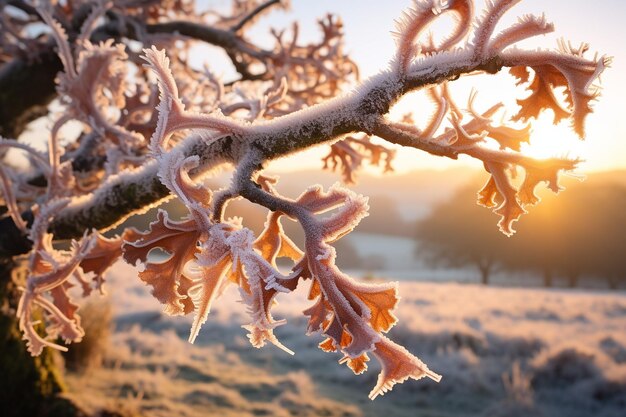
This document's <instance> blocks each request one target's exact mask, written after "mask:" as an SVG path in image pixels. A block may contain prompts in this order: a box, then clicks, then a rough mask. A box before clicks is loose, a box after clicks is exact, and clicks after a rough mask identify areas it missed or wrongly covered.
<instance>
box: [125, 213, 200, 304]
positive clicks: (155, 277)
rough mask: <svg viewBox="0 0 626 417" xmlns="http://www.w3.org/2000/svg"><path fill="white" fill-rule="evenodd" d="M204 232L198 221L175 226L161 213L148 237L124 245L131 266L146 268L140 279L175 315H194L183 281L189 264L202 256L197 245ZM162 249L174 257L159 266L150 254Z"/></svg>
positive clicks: (175, 223) (189, 221) (152, 224)
mask: <svg viewBox="0 0 626 417" xmlns="http://www.w3.org/2000/svg"><path fill="white" fill-rule="evenodd" d="M200 234H201V232H200V231H199V230H198V229H197V226H196V223H195V221H194V220H184V221H181V222H174V221H171V220H170V219H169V218H168V215H167V212H165V211H163V210H159V212H158V214H157V220H156V221H154V222H152V223H151V224H150V230H149V231H148V232H147V233H141V234H140V238H139V239H137V240H135V241H132V242H131V241H127V242H125V243H124V244H123V245H122V251H123V253H124V259H125V260H126V262H128V263H130V264H131V265H135V264H136V263H137V261H141V262H142V263H144V264H145V269H144V270H143V271H141V272H140V273H139V278H140V279H141V280H142V281H144V282H145V283H146V284H148V285H150V286H151V287H152V294H153V295H154V296H155V297H156V299H157V300H159V301H160V302H161V303H162V304H164V311H165V312H166V313H167V314H171V315H180V314H188V313H190V312H192V311H193V309H194V306H193V303H192V302H191V301H190V300H189V298H187V295H186V294H184V293H182V292H181V288H180V285H181V279H186V278H184V276H183V269H184V268H185V264H186V263H187V262H189V261H190V260H192V259H195V255H196V253H197V252H198V250H199V249H198V247H197V242H198V239H199V237H200ZM155 248H160V249H163V250H165V251H167V252H168V253H169V254H170V255H171V256H170V257H169V258H168V259H167V260H165V261H161V262H159V261H158V260H155V261H150V260H149V259H148V254H149V253H150V251H151V250H152V249H155Z"/></svg>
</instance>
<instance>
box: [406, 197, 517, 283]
mask: <svg viewBox="0 0 626 417" xmlns="http://www.w3.org/2000/svg"><path fill="white" fill-rule="evenodd" d="M475 195H476V191H475V190H473V189H471V188H464V189H462V190H460V191H459V192H458V193H456V194H455V195H454V196H453V197H452V198H451V199H450V200H448V201H446V202H444V203H442V204H441V205H439V206H437V207H435V208H434V209H433V211H432V213H431V214H430V215H429V216H428V217H426V218H424V219H422V220H420V221H418V222H417V226H416V233H415V236H416V238H417V240H418V245H417V246H416V255H417V256H418V257H420V258H422V259H423V260H424V261H426V262H427V263H428V264H430V265H433V266H443V267H450V268H464V267H474V268H476V269H477V270H478V272H479V273H480V282H481V283H483V284H485V285H486V284H489V279H490V277H491V275H492V273H493V272H494V271H495V270H496V269H497V268H498V266H499V264H498V263H499V262H500V261H501V259H502V257H503V254H502V251H504V250H506V245H507V244H508V243H510V241H509V240H508V239H507V237H506V236H504V235H502V233H500V232H498V230H497V229H496V228H495V227H494V225H493V218H492V216H491V215H490V213H489V212H487V211H486V210H484V209H482V208H481V207H479V206H478V205H476V204H467V203H463V202H464V201H465V202H466V201H467V200H468V199H471V198H472V197H474V196H475Z"/></svg>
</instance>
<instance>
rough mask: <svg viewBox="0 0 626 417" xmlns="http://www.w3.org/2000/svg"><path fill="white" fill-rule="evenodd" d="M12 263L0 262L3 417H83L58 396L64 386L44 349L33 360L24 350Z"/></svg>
mask: <svg viewBox="0 0 626 417" xmlns="http://www.w3.org/2000/svg"><path fill="white" fill-rule="evenodd" d="M12 267H13V262H12V261H11V260H8V259H6V258H0V305H1V307H0V404H2V415H3V416H4V417H18V416H32V417H44V416H45V417H52V416H55V417H56V416H59V417H61V416H79V415H84V414H83V413H81V412H79V410H77V408H76V406H75V405H74V404H72V403H71V402H70V401H68V400H66V399H64V398H60V397H58V396H57V394H58V393H60V392H61V391H63V388H64V387H63V383H62V380H61V376H60V370H59V369H58V367H57V365H56V363H55V358H54V355H55V354H56V352H52V351H50V349H44V351H43V353H42V354H41V355H40V356H37V357H33V356H31V355H30V353H28V351H27V350H26V343H25V342H24V340H22V332H21V331H20V330H19V328H18V320H17V319H16V317H15V311H16V309H17V303H18V300H19V297H20V290H19V289H18V286H17V285H16V284H15V283H14V282H13V281H12V279H11V270H12Z"/></svg>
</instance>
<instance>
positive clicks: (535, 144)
mask: <svg viewBox="0 0 626 417" xmlns="http://www.w3.org/2000/svg"><path fill="white" fill-rule="evenodd" d="M568 123H569V122H568V121H563V122H561V123H559V124H558V125H556V126H555V125H554V124H553V118H552V114H551V112H544V113H543V114H542V115H541V116H540V117H539V119H538V120H532V121H531V126H532V132H531V134H530V142H529V143H524V144H522V151H523V152H524V153H525V154H526V155H530V156H533V157H535V158H539V159H548V158H553V157H559V158H563V157H566V158H570V159H585V154H586V152H585V149H584V148H585V143H584V142H583V141H582V140H580V139H579V138H578V137H577V136H576V134H575V133H574V132H573V131H572V129H571V128H570V126H569V125H568Z"/></svg>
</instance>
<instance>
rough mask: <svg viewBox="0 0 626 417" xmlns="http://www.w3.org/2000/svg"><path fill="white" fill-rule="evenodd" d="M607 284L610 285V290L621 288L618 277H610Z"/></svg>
mask: <svg viewBox="0 0 626 417" xmlns="http://www.w3.org/2000/svg"><path fill="white" fill-rule="evenodd" d="M607 283H608V284H609V289H611V290H616V289H617V287H619V279H618V278H617V276H616V275H609V277H608V278H607Z"/></svg>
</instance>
